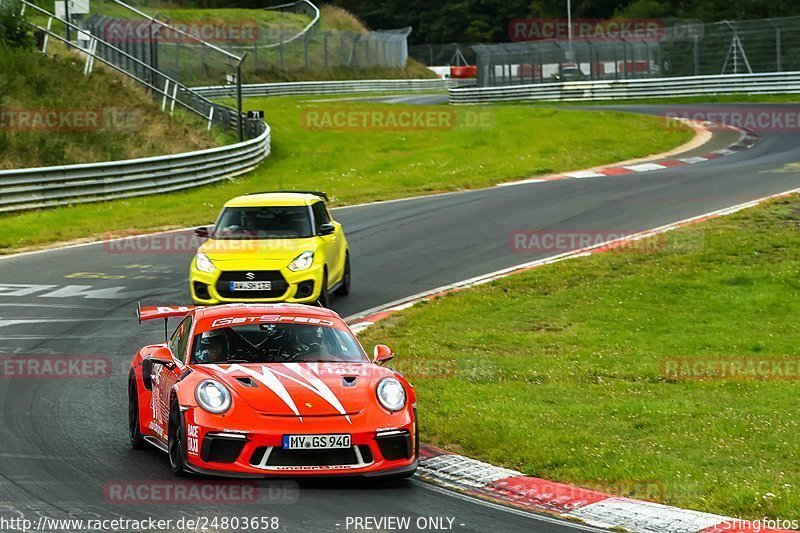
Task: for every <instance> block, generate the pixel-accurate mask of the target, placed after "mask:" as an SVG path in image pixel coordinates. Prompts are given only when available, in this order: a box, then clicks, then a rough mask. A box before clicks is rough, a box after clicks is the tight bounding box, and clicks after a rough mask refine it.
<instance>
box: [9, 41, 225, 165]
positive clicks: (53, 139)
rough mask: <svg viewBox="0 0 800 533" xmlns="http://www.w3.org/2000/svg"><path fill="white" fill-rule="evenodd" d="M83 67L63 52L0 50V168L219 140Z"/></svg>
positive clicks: (116, 79) (148, 152)
mask: <svg viewBox="0 0 800 533" xmlns="http://www.w3.org/2000/svg"><path fill="white" fill-rule="evenodd" d="M53 49H54V50H55V47H53ZM83 65H84V62H83V60H82V59H81V58H79V57H77V56H76V55H73V54H71V53H67V52H66V51H62V52H60V53H57V54H56V55H55V57H43V56H42V55H40V54H39V53H37V52H35V51H28V50H19V49H11V48H4V47H2V46H0V72H2V73H3V75H2V76H0V169H11V168H24V167H36V166H50V165H64V164H72V163H89V162H97V161H112V160H119V159H128V158H136V157H146V156H154V155H165V154H172V153H179V152H186V151H190V150H198V149H203V148H209V147H212V146H215V145H217V144H218V143H219V141H220V140H222V139H217V138H215V135H214V134H212V133H208V132H206V130H205V128H204V127H200V124H199V123H198V122H197V121H195V120H194V119H192V118H191V117H181V118H179V117H178V116H177V113H176V116H175V117H173V118H170V117H169V114H167V113H162V112H161V110H160V107H159V106H158V105H157V103H156V102H155V101H154V100H153V99H151V98H150V97H149V96H147V95H146V94H145V93H144V92H143V91H142V90H141V89H140V88H139V86H137V85H135V84H134V83H133V82H132V81H129V80H127V79H124V78H122V77H121V76H120V75H118V74H116V73H111V72H110V71H109V69H105V68H103V67H101V66H99V65H97V64H96V65H95V72H94V74H93V75H92V76H91V77H85V76H84V75H83ZM65 88H68V89H69V90H65Z"/></svg>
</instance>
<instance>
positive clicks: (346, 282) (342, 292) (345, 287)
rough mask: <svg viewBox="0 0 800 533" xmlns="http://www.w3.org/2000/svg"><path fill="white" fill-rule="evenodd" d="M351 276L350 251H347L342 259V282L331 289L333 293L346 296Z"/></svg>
mask: <svg viewBox="0 0 800 533" xmlns="http://www.w3.org/2000/svg"><path fill="white" fill-rule="evenodd" d="M351 278H352V276H351V274H350V252H348V253H347V255H346V256H345V259H344V274H343V275H342V284H341V285H339V288H338V289H336V290H335V291H333V294H335V295H336V296H347V295H348V294H350V280H351Z"/></svg>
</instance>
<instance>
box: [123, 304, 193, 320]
mask: <svg viewBox="0 0 800 533" xmlns="http://www.w3.org/2000/svg"><path fill="white" fill-rule="evenodd" d="M197 307H198V306H196V305H181V306H157V305H151V306H145V307H142V304H141V303H137V304H136V319H137V320H138V321H139V324H141V323H142V322H144V321H145V320H155V319H157V318H163V319H165V320H166V319H168V318H173V317H185V316H186V315H188V314H189V313H190V312H191V311H192V310H194V309H197Z"/></svg>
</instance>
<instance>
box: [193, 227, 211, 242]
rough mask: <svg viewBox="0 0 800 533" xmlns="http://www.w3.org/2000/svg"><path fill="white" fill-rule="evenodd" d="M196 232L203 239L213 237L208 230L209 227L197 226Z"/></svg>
mask: <svg viewBox="0 0 800 533" xmlns="http://www.w3.org/2000/svg"><path fill="white" fill-rule="evenodd" d="M194 234H195V235H196V236H198V237H200V238H202V239H208V238H209V237H211V234H210V233H209V232H208V228H196V229H195V230H194Z"/></svg>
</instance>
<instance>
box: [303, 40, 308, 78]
mask: <svg viewBox="0 0 800 533" xmlns="http://www.w3.org/2000/svg"><path fill="white" fill-rule="evenodd" d="M303 62H304V64H305V67H306V70H308V32H305V33H304V34H303Z"/></svg>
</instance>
